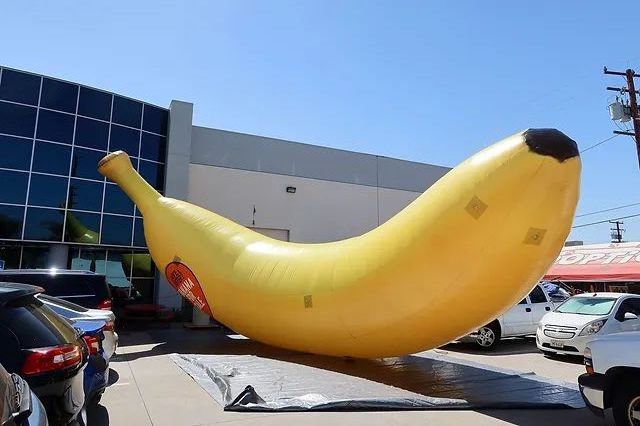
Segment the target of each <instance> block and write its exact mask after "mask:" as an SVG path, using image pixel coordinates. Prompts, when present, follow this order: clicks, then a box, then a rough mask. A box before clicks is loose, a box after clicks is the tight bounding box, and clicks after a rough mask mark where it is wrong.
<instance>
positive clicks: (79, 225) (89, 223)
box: [64, 210, 100, 244]
mask: <svg viewBox="0 0 640 426" xmlns="http://www.w3.org/2000/svg"><path fill="white" fill-rule="evenodd" d="M64 240H65V241H70V242H74V243H84V244H99V242H100V215H99V214H97V213H84V212H74V211H71V210H69V211H67V219H66V226H65V231H64Z"/></svg>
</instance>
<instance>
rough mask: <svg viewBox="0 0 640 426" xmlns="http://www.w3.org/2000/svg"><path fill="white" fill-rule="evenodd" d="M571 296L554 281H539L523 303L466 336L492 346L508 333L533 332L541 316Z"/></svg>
mask: <svg viewBox="0 0 640 426" xmlns="http://www.w3.org/2000/svg"><path fill="white" fill-rule="evenodd" d="M570 296H571V295H570V294H569V292H568V291H566V290H565V289H563V288H562V287H560V286H559V285H557V284H555V283H550V282H543V283H540V284H537V285H536V286H535V287H534V288H533V290H531V292H530V293H529V295H528V296H527V297H525V298H524V299H522V301H520V303H518V304H517V305H515V306H514V307H512V308H511V309H509V310H508V311H507V312H505V313H504V314H502V315H500V316H499V317H498V318H496V319H495V320H494V321H492V322H490V323H489V324H487V325H485V326H483V327H480V328H479V329H478V331H476V332H475V333H471V334H470V335H469V336H468V338H467V339H473V340H474V341H475V342H476V343H477V344H478V346H480V347H481V348H482V349H493V348H495V347H496V345H497V344H498V343H499V342H500V339H502V338H505V337H524V336H533V335H535V334H536V329H537V328H538V323H539V322H540V320H541V319H542V317H543V316H544V315H545V314H546V313H548V312H551V311H553V309H554V308H555V307H556V306H558V305H560V304H561V303H562V302H563V301H565V300H566V299H567V298H569V297H570ZM467 339H463V340H467Z"/></svg>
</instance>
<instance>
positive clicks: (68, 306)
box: [38, 294, 89, 312]
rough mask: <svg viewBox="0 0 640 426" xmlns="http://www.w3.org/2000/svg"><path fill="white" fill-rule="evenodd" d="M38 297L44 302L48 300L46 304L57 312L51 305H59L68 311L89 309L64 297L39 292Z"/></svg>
mask: <svg viewBox="0 0 640 426" xmlns="http://www.w3.org/2000/svg"><path fill="white" fill-rule="evenodd" d="M38 299H41V300H44V301H45V302H50V303H51V304H50V305H48V306H49V307H50V308H51V309H53V310H54V311H56V312H58V311H57V310H56V309H54V306H53V305H57V306H59V307H62V308H66V309H68V310H70V311H76V312H89V310H88V309H87V308H85V307H84V306H80V305H78V304H75V303H72V302H69V301H68V300H64V299H60V298H59V297H52V296H49V295H47V294H39V295H38Z"/></svg>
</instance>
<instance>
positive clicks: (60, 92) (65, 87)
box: [40, 78, 78, 114]
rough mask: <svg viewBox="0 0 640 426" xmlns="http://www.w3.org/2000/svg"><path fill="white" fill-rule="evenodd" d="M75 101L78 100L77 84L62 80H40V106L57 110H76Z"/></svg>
mask: <svg viewBox="0 0 640 426" xmlns="http://www.w3.org/2000/svg"><path fill="white" fill-rule="evenodd" d="M76 102H78V85H77V84H71V83H66V82H64V81H58V80H51V79H50V78H44V79H43V80H42V94H41V95H40V106H41V107H45V108H51V109H55V110H58V111H65V112H72V113H74V114H75V112H76Z"/></svg>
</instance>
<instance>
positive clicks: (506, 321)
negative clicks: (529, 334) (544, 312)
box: [502, 297, 531, 337]
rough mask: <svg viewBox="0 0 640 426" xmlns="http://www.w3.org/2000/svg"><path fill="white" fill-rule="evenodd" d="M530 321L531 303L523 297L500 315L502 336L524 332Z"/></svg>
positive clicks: (517, 334)
mask: <svg viewBox="0 0 640 426" xmlns="http://www.w3.org/2000/svg"><path fill="white" fill-rule="evenodd" d="M530 323H531V304H530V303H529V298H528V297H525V298H524V299H522V300H521V301H520V303H518V304H517V305H515V306H514V307H512V308H511V309H509V310H508V311H507V312H505V313H504V314H503V315H502V337H507V336H519V335H522V334H526V330H528V329H529V324H530Z"/></svg>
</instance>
